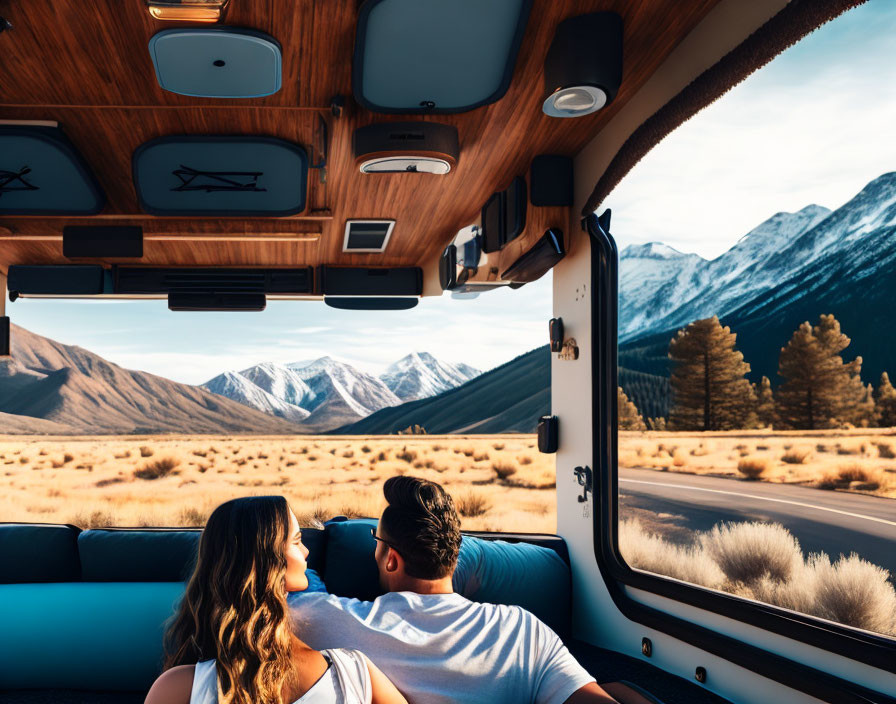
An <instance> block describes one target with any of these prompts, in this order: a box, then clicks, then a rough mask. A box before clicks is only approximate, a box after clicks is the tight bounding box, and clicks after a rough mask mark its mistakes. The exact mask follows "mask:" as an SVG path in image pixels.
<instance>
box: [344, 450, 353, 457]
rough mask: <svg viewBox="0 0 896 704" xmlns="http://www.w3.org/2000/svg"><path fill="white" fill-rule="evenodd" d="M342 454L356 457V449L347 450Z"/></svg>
mask: <svg viewBox="0 0 896 704" xmlns="http://www.w3.org/2000/svg"><path fill="white" fill-rule="evenodd" d="M342 456H343V457H354V456H355V451H354V450H346V451H345V452H343V453H342Z"/></svg>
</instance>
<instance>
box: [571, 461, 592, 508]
mask: <svg viewBox="0 0 896 704" xmlns="http://www.w3.org/2000/svg"><path fill="white" fill-rule="evenodd" d="M573 472H575V475H576V481H578V483H579V486H580V487H582V495H581V496H580V497H579V503H580V504H583V503H585V502H586V501H587V500H588V493H589V492H591V493H594V485H593V483H592V478H593V476H592V472H591V467H588V466H585V467H576V468H575V469H574V470H573Z"/></svg>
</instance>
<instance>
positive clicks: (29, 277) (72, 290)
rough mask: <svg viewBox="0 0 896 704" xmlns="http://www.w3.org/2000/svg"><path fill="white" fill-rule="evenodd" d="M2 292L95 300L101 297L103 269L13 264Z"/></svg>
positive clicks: (78, 265)
mask: <svg viewBox="0 0 896 704" xmlns="http://www.w3.org/2000/svg"><path fill="white" fill-rule="evenodd" d="M6 288H7V289H8V290H9V294H10V297H12V298H13V299H14V298H16V297H18V296H20V295H21V296H28V295H33V296H95V295H98V294H101V293H104V276H103V267H101V266H81V265H80V264H63V265H57V264H37V265H25V264H14V265H12V266H10V267H9V273H8V276H7V279H6Z"/></svg>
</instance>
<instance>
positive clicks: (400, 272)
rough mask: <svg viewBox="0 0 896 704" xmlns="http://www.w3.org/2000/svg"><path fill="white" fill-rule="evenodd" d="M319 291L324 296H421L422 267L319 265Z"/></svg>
mask: <svg viewBox="0 0 896 704" xmlns="http://www.w3.org/2000/svg"><path fill="white" fill-rule="evenodd" d="M319 271H320V274H319V276H320V278H319V281H320V293H322V294H324V295H325V296H420V295H422V294H423V270H422V269H421V268H420V267H417V266H407V267H393V268H391V269H367V268H362V267H357V268H355V267H342V266H322V267H320V270H319Z"/></svg>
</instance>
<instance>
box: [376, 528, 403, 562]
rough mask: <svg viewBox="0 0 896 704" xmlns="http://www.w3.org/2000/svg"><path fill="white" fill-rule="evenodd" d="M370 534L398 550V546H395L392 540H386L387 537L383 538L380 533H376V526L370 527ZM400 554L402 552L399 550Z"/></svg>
mask: <svg viewBox="0 0 896 704" xmlns="http://www.w3.org/2000/svg"><path fill="white" fill-rule="evenodd" d="M370 535H372V536H373V539H374V540H378V541H379V542H381V543H383V544H385V545H388V546H389V547H390V548H392V549H393V550H394V551H395V552H398V548H397V547H395V545H394V544H393V543H392V542H390V541H388V540H386V539H385V538H381V537H380V536H378V535H377V534H376V528H371V529H370ZM398 554H399V555H400V554H401V553H400V552H398Z"/></svg>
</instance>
